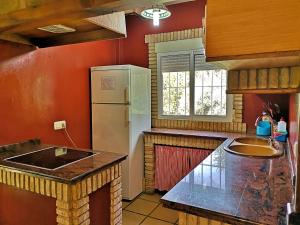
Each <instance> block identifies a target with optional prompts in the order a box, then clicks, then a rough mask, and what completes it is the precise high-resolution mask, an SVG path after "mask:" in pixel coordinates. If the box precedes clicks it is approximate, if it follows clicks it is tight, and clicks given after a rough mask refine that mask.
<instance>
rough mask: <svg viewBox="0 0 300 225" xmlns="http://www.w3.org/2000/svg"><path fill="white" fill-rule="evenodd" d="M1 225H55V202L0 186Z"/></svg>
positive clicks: (30, 193) (47, 198) (27, 192)
mask: <svg viewBox="0 0 300 225" xmlns="http://www.w3.org/2000/svg"><path fill="white" fill-rule="evenodd" d="M0 199H1V201H0V215H1V216H0V224H1V225H24V224H26V225H41V224H43V225H55V224H57V223H56V205H55V204H56V200H55V198H50V197H47V196H42V195H39V194H35V193H32V192H29V191H26V190H21V189H17V188H14V187H10V186H8V185H5V184H0Z"/></svg>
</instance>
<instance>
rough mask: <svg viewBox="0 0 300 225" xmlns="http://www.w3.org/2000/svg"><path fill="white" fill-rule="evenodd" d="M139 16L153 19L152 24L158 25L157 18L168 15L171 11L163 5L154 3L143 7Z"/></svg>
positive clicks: (163, 17) (164, 17)
mask: <svg viewBox="0 0 300 225" xmlns="http://www.w3.org/2000/svg"><path fill="white" fill-rule="evenodd" d="M141 16H142V17H144V18H146V19H151V20H153V25H154V26H159V20H161V19H166V18H168V17H170V16H171V12H170V11H169V10H168V9H167V8H166V7H165V6H164V5H155V6H152V7H151V8H146V9H144V10H143V11H142V12H141Z"/></svg>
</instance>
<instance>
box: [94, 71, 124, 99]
mask: <svg viewBox="0 0 300 225" xmlns="http://www.w3.org/2000/svg"><path fill="white" fill-rule="evenodd" d="M129 84H130V71H129V70H128V69H115V70H98V71H92V73H91V88H92V103H117V104H126V103H129V99H130V96H129V95H130V93H129V90H130V88H129Z"/></svg>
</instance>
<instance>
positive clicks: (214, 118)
mask: <svg viewBox="0 0 300 225" xmlns="http://www.w3.org/2000/svg"><path fill="white" fill-rule="evenodd" d="M178 54H190V115H188V116H185V115H163V93H162V92H163V81H162V73H161V57H163V56H169V55H178ZM199 54H200V55H204V51H203V50H189V51H176V52H164V53H157V89H158V90H157V92H158V93H157V97H158V118H159V119H171V120H196V121H215V122H232V118H233V97H232V95H230V94H226V116H215V115H195V112H194V111H195V109H194V100H195V99H194V97H195V65H194V59H195V55H199ZM220 69H222V67H221V66H220Z"/></svg>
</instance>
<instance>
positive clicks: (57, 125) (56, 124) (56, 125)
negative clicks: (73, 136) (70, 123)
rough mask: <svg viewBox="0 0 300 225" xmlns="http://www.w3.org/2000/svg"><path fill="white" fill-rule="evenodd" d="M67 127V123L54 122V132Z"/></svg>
mask: <svg viewBox="0 0 300 225" xmlns="http://www.w3.org/2000/svg"><path fill="white" fill-rule="evenodd" d="M66 127H67V123H66V121H65V120H61V121H56V122H54V130H61V129H65V128H66Z"/></svg>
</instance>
